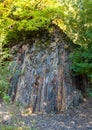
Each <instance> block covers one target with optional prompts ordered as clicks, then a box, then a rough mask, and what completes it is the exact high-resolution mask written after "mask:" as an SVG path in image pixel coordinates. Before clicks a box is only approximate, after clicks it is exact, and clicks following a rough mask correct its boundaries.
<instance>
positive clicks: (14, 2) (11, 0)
mask: <svg viewBox="0 0 92 130" xmlns="http://www.w3.org/2000/svg"><path fill="white" fill-rule="evenodd" d="M55 4H56V2H55V0H52V2H51V1H50V0H45V1H43V0H40V1H39V0H36V1H34V0H31V1H30V0H25V1H22V0H20V1H19V0H4V2H1V3H0V10H1V12H0V17H1V19H0V23H1V27H0V28H1V32H3V33H2V35H4V36H5V38H6V43H7V44H8V42H10V41H11V40H12V41H14V40H16V41H17V40H21V39H22V38H24V37H25V36H26V37H27V33H28V32H30V35H31V33H32V32H33V31H39V30H40V29H42V28H45V29H46V28H48V26H49V25H50V24H51V21H52V20H53V19H54V18H55V16H56V15H57V12H56V7H55ZM49 5H50V6H49ZM20 38H21V39H20Z"/></svg>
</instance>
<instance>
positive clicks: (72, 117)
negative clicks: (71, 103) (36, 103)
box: [0, 98, 92, 130]
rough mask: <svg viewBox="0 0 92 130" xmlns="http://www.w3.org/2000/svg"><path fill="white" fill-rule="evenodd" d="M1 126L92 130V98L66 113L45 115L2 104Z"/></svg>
mask: <svg viewBox="0 0 92 130" xmlns="http://www.w3.org/2000/svg"><path fill="white" fill-rule="evenodd" d="M0 124H3V125H16V126H17V125H20V126H23V125H27V126H30V127H34V130H36V128H37V130H92V98H90V99H87V100H86V101H85V102H84V103H82V104H80V105H79V106H78V107H76V108H72V109H70V110H67V111H66V112H63V113H60V114H53V113H52V114H45V115H42V114H30V112H29V111H27V110H26V111H25V112H23V110H22V108H20V109H19V108H18V107H15V106H14V105H5V104H4V103H0Z"/></svg>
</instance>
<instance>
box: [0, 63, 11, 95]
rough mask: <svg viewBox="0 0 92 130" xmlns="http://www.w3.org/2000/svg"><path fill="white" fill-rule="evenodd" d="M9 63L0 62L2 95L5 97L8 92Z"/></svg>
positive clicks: (0, 89) (0, 92) (0, 93)
mask: <svg viewBox="0 0 92 130" xmlns="http://www.w3.org/2000/svg"><path fill="white" fill-rule="evenodd" d="M8 65H9V63H6V62H5V64H4V63H0V97H1V98H3V97H4V96H5V94H6V93H7V92H8V88H9V77H10V72H9V70H8Z"/></svg>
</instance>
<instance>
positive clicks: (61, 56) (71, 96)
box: [9, 27, 80, 113]
mask: <svg viewBox="0 0 92 130" xmlns="http://www.w3.org/2000/svg"><path fill="white" fill-rule="evenodd" d="M71 46H72V43H71V42H70V40H69V39H68V37H67V36H66V35H65V34H64V33H63V31H62V30H60V29H59V28H58V27H53V31H52V32H50V33H49V34H47V33H45V32H44V34H42V35H41V36H39V37H38V38H35V39H34V42H32V43H31V44H30V40H29V41H27V42H26V44H22V45H21V47H19V48H18V52H17V54H16V57H17V58H16V60H15V62H16V66H15V70H17V71H15V73H14V75H13V76H12V79H11V89H10V93H9V94H10V95H11V97H12V100H13V101H14V102H20V103H21V104H22V105H24V106H25V107H30V108H31V110H32V112H42V113H45V112H46V113H51V112H60V111H63V110H65V109H67V108H69V107H72V106H76V105H78V104H79V99H80V94H79V93H78V91H77V90H76V86H73V81H72V76H71V70H70V66H71V62H70V61H69V54H70V51H71ZM16 68H17V69H16Z"/></svg>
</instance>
